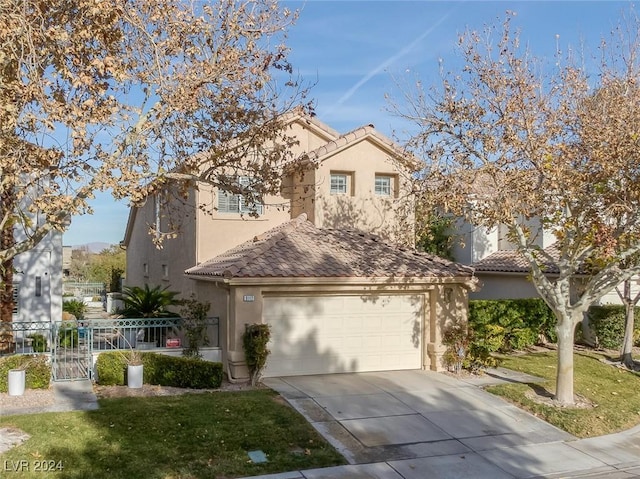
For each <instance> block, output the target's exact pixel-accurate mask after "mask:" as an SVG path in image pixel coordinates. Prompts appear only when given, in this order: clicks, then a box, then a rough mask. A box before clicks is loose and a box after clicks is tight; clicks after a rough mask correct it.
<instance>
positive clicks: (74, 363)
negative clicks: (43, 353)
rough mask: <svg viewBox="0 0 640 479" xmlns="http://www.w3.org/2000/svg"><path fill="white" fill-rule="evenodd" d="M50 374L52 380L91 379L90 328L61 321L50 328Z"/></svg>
mask: <svg viewBox="0 0 640 479" xmlns="http://www.w3.org/2000/svg"><path fill="white" fill-rule="evenodd" d="M51 333H52V338H51V344H52V347H51V374H52V376H53V380H54V381H73V380H77V379H91V370H92V357H91V356H92V351H91V345H92V343H93V341H92V340H91V334H92V330H91V328H86V327H83V326H82V325H81V324H79V325H76V323H75V321H73V322H72V321H61V322H56V323H54V324H53V325H52V329H51Z"/></svg>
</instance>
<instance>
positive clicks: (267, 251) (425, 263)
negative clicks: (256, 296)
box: [186, 214, 473, 280]
mask: <svg viewBox="0 0 640 479" xmlns="http://www.w3.org/2000/svg"><path fill="white" fill-rule="evenodd" d="M186 274H188V275H194V276H214V277H222V278H225V279H231V278H261V277H264V278H340V277H344V278H347V277H348V278H352V277H356V278H389V277H397V278H462V279H467V280H468V279H471V278H472V277H473V269H472V268H471V267H469V266H463V265H461V264H458V263H453V262H451V261H447V260H445V259H442V258H438V257H435V256H431V255H429V254H426V253H420V252H417V251H415V250H411V249H403V248H400V247H395V246H391V245H389V244H386V243H384V242H382V241H381V240H380V239H379V238H378V237H377V236H374V235H370V234H365V233H361V232H357V231H344V230H334V229H319V228H316V227H315V226H314V225H313V224H312V223H311V222H310V221H307V217H306V214H302V215H300V216H298V217H297V218H295V219H293V220H291V221H288V222H287V223H284V224H282V225H280V226H277V227H276V228H273V229H271V230H269V231H267V232H266V233H264V234H262V235H260V236H256V237H255V238H253V240H250V241H247V242H245V243H243V244H241V245H239V246H236V247H235V248H233V249H231V250H229V251H227V252H225V253H222V254H221V255H219V256H216V257H215V258H213V259H210V260H208V261H205V262H203V263H201V264H199V265H197V266H194V267H192V268H189V269H188V270H187V271H186Z"/></svg>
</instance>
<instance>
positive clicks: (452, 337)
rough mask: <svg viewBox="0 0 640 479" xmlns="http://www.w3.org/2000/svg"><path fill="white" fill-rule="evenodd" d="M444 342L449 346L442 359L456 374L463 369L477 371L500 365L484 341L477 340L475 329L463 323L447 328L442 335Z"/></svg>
mask: <svg viewBox="0 0 640 479" xmlns="http://www.w3.org/2000/svg"><path fill="white" fill-rule="evenodd" d="M442 344H444V345H445V346H447V350H446V351H445V353H444V354H443V356H442V361H443V363H444V365H445V367H446V368H447V369H448V370H449V371H453V372H455V373H456V374H459V373H460V371H461V370H462V369H466V370H469V371H472V372H475V371H478V370H480V369H486V368H491V367H495V366H497V365H498V361H497V359H496V358H494V357H493V356H491V353H490V351H489V349H488V348H487V347H486V346H485V345H484V344H483V343H482V341H481V340H480V341H478V340H476V338H475V335H474V333H473V331H472V330H471V329H467V328H466V327H464V326H462V325H459V324H455V325H452V326H450V327H449V328H447V329H446V330H445V331H444V333H443V335H442Z"/></svg>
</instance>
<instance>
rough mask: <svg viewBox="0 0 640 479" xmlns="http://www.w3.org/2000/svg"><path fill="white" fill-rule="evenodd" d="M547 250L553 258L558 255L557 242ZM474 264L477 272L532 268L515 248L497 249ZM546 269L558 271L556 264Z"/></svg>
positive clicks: (550, 264)
mask: <svg viewBox="0 0 640 479" xmlns="http://www.w3.org/2000/svg"><path fill="white" fill-rule="evenodd" d="M545 252H546V253H548V254H550V255H551V256H552V257H553V258H557V257H558V249H557V247H556V245H555V243H554V244H552V245H551V246H549V247H547V248H545ZM472 266H473V268H474V269H475V270H476V271H477V272H500V273H528V272H529V271H530V269H531V268H530V267H529V263H528V262H527V260H525V259H524V257H523V256H522V254H520V253H519V252H518V251H515V250H499V251H496V252H495V253H492V254H490V255H489V256H487V257H486V258H483V259H481V260H480V261H476V262H475V263H473V265H472ZM546 271H547V272H548V273H558V268H557V266H556V265H555V264H552V263H548V264H547V265H546Z"/></svg>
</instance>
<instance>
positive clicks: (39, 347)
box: [28, 333, 47, 353]
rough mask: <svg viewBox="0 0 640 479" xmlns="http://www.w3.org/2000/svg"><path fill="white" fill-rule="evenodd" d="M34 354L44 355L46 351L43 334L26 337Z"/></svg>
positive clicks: (45, 340) (45, 341) (45, 339)
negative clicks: (29, 340)
mask: <svg viewBox="0 0 640 479" xmlns="http://www.w3.org/2000/svg"><path fill="white" fill-rule="evenodd" d="M28 337H29V338H30V339H31V347H32V348H33V352H34V353H44V352H45V351H46V350H47V338H45V337H44V335H43V334H39V333H35V334H30V335H29V336H28Z"/></svg>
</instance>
